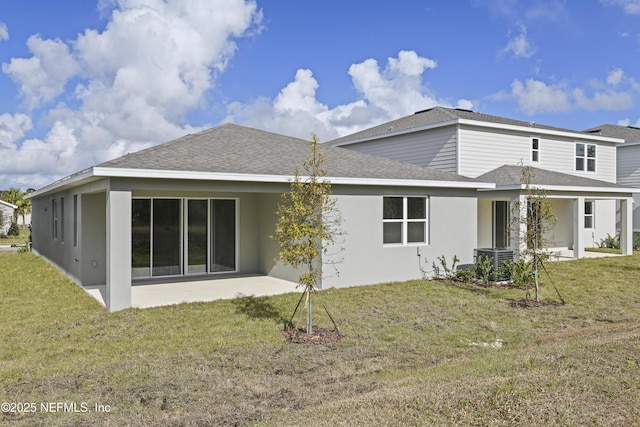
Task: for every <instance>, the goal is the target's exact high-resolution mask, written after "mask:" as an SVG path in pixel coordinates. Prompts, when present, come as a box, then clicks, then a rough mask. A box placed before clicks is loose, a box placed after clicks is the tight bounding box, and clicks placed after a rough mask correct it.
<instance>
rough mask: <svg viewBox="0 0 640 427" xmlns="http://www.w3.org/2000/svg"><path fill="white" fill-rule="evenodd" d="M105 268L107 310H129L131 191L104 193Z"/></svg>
mask: <svg viewBox="0 0 640 427" xmlns="http://www.w3.org/2000/svg"><path fill="white" fill-rule="evenodd" d="M106 267H107V292H106V301H105V303H106V305H107V310H109V311H118V310H123V309H125V308H129V307H131V191H114V190H109V191H107V263H106Z"/></svg>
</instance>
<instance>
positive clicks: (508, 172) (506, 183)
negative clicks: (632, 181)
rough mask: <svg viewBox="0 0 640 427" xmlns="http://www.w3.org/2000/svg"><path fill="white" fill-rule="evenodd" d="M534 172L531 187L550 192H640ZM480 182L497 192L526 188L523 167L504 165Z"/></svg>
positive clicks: (559, 174)
mask: <svg viewBox="0 0 640 427" xmlns="http://www.w3.org/2000/svg"><path fill="white" fill-rule="evenodd" d="M529 169H530V170H531V172H532V176H531V182H530V185H532V186H534V187H543V188H548V189H550V190H556V191H559V190H570V191H590V192H598V191H600V192H612V191H613V192H619V193H631V192H635V191H639V190H637V189H635V188H632V187H627V186H624V185H617V184H613V183H611V182H606V181H600V180H597V179H591V178H583V177H580V176H575V175H569V174H566V173H561V172H554V171H549V170H546V169H540V168H534V167H529ZM478 180H480V181H488V182H494V183H496V185H497V187H496V189H497V190H501V189H507V188H509V189H512V188H524V184H523V182H522V166H516V165H504V166H500V167H499V168H496V169H494V170H492V171H489V172H487V173H485V174H484V175H480V176H479V177H478Z"/></svg>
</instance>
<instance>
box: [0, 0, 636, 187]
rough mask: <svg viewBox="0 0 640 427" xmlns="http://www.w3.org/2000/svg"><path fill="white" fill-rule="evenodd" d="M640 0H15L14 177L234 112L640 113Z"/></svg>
mask: <svg viewBox="0 0 640 427" xmlns="http://www.w3.org/2000/svg"><path fill="white" fill-rule="evenodd" d="M639 58H640V0H579V1H578V0H566V1H562V0H528V1H525V0H522V1H519V0H456V1H444V0H442V1H429V2H425V1H420V0H415V1H413V0H396V1H393V2H391V1H376V0H369V1H359V0H357V1H356V0H354V1H333V0H326V1H311V0H278V1H275V0H270V1H260V0H256V1H249V0H164V1H163V0H99V1H91V0H66V1H64V2H51V1H44V0H23V1H21V2H14V1H8V0H0V65H1V69H0V71H1V72H0V188H8V187H10V186H17V187H20V188H23V189H24V188H28V187H35V188H38V187H39V186H42V185H44V184H46V183H48V182H50V181H51V180H54V179H57V178H60V177H63V176H66V175H69V174H71V173H74V172H76V171H78V170H81V169H84V168H86V167H89V166H92V165H94V164H96V163H98V162H102V161H105V160H108V159H111V158H114V157H117V156H119V155H122V154H125V153H127V152H132V151H136V150H138V149H141V148H144V147H148V146H151V145H154V144H158V143H161V142H165V141H168V140H171V139H174V138H177V137H179V136H181V135H184V134H186V133H193V132H196V131H198V130H201V129H205V128H208V127H212V126H215V125H218V124H220V123H222V122H226V121H233V122H236V123H239V124H244V125H248V126H253V127H257V128H261V129H266V130H270V131H274V132H279V133H284V134H288V135H293V136H298V137H302V138H306V137H308V136H309V134H310V132H315V133H317V134H318V135H319V136H320V138H321V140H323V141H328V140H330V139H332V138H335V137H338V136H342V135H345V134H348V133H351V132H355V131H358V130H361V129H364V128H367V127H370V126H373V125H376V124H380V123H383V122H385V121H388V120H392V119H395V118H398V117H402V116H404V115H408V114H412V113H413V112H415V111H418V110H423V109H426V108H430V107H433V106H435V105H443V106H450V107H463V108H469V109H473V110H475V111H480V112H483V113H487V114H494V115H499V116H505V117H510V118H515V119H522V120H528V121H536V122H539V123H544V124H548V125H553V126H559V127H565V128H570V129H576V130H581V129H585V128H588V127H592V126H596V125H599V124H602V123H613V124H623V125H633V126H640V107H639V104H640V70H639V69H638V64H639V63H640V62H639V61H638V59H639Z"/></svg>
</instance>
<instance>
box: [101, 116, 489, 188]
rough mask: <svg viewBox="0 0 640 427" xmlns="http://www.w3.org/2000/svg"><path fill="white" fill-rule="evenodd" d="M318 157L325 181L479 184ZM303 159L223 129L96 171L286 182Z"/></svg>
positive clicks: (341, 153) (253, 133)
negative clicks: (183, 173) (247, 176)
mask: <svg viewBox="0 0 640 427" xmlns="http://www.w3.org/2000/svg"><path fill="white" fill-rule="evenodd" d="M322 151H324V153H325V154H326V156H327V163H326V169H327V176H331V177H348V178H378V179H410V180H427V181H452V182H469V183H473V182H480V181H478V180H474V179H471V178H467V177H463V176H460V175H457V174H453V173H449V172H442V171H438V170H433V169H427V168H423V167H420V166H416V165H412V164H408V163H404V162H398V161H395V160H390V159H386V158H383V157H378V156H372V155H368V154H364V153H360V152H357V151H354V150H348V149H344V148H339V147H331V146H328V145H322ZM308 155H309V146H308V144H307V142H306V141H304V140H302V139H298V138H292V137H288V136H284V135H279V134H275V133H270V132H266V131H262V130H257V129H252V128H248V127H244V126H239V125H235V124H231V123H228V124H224V125H221V126H218V127H215V128H212V129H208V130H204V131H202V132H199V133H196V134H192V135H186V136H183V137H182V138H178V139H176V140H173V141H169V142H166V143H164V144H160V145H157V146H155V147H151V148H147V149H145V150H141V151H138V152H135V153H131V154H127V155H125V156H123V157H120V158H117V159H114V160H111V161H108V162H105V163H102V164H100V165H97V167H102V168H127V169H153V170H167V171H193V172H215V173H240V174H259V175H284V176H291V175H293V172H294V169H295V167H296V166H301V165H302V163H303V161H304V160H305V159H306V157H307V156H308Z"/></svg>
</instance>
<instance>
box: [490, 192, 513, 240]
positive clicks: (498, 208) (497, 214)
mask: <svg viewBox="0 0 640 427" xmlns="http://www.w3.org/2000/svg"><path fill="white" fill-rule="evenodd" d="M510 246H511V242H510V233H509V202H507V201H503V200H496V201H494V202H493V247H494V248H498V249H507V248H509V247H510Z"/></svg>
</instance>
